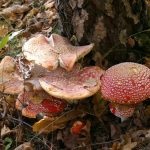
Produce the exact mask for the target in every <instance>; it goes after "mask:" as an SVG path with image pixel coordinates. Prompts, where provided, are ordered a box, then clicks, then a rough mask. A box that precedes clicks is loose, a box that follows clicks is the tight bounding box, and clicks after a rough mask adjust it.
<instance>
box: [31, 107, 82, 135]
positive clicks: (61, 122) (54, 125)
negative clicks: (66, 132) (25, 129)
mask: <svg viewBox="0 0 150 150" xmlns="http://www.w3.org/2000/svg"><path fill="white" fill-rule="evenodd" d="M82 114H83V112H82V111H80V110H75V109H74V110H71V111H69V112H66V113H65V114H63V115H62V116H60V117H55V118H49V117H44V118H43V119H41V120H40V121H38V122H36V123H35V124H34V125H33V126H32V127H33V131H34V132H39V133H43V132H44V133H48V132H52V131H55V130H57V129H61V128H63V127H64V126H65V125H66V123H67V122H68V121H70V120H73V119H75V118H76V117H79V116H81V115H82Z"/></svg>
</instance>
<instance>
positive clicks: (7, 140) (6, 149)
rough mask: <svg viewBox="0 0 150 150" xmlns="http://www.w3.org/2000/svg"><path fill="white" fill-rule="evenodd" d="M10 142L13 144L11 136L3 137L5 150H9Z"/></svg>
mask: <svg viewBox="0 0 150 150" xmlns="http://www.w3.org/2000/svg"><path fill="white" fill-rule="evenodd" d="M12 144H13V141H12V139H11V138H9V137H6V138H5V139H4V145H5V150H9V149H10V148H11V146H12Z"/></svg>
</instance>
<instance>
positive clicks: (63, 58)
mask: <svg viewBox="0 0 150 150" xmlns="http://www.w3.org/2000/svg"><path fill="white" fill-rule="evenodd" d="M93 46H94V45H93V44H90V45H86V46H72V45H71V44H70V42H69V40H67V38H65V37H62V36H60V35H57V34H52V35H51V37H50V38H49V39H48V38H47V37H45V36H44V35H42V34H39V35H36V36H35V37H33V38H31V39H29V40H28V41H27V42H26V43H25V44H24V46H23V48H22V51H23V54H24V56H25V57H26V59H27V60H29V61H33V62H34V63H36V64H38V65H41V66H43V67H45V68H47V69H48V70H54V69H56V68H57V66H58V65H60V66H61V67H63V68H65V69H66V70H68V71H70V70H71V69H72V68H73V66H74V64H75V62H76V61H77V60H78V59H80V58H81V57H84V56H85V55H86V54H87V53H89V52H90V51H91V49H92V48H93Z"/></svg>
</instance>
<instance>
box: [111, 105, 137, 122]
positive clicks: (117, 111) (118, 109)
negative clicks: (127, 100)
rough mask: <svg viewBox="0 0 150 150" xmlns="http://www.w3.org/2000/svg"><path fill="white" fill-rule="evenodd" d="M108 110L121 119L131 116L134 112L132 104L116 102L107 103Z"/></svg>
mask: <svg viewBox="0 0 150 150" xmlns="http://www.w3.org/2000/svg"><path fill="white" fill-rule="evenodd" d="M109 108H110V111H111V112H112V113H113V114H114V115H115V116H117V117H119V118H121V120H122V121H124V120H126V119H127V118H129V117H131V116H132V115H133V113H134V110H135V106H134V105H122V104H116V103H110V104H109Z"/></svg>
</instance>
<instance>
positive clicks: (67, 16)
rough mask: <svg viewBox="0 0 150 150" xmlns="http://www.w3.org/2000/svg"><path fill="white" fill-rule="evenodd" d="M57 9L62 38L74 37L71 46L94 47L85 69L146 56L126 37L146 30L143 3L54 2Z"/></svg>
mask: <svg viewBox="0 0 150 150" xmlns="http://www.w3.org/2000/svg"><path fill="white" fill-rule="evenodd" d="M57 9H58V13H59V18H60V23H61V26H62V27H61V28H62V34H63V35H64V36H66V37H68V38H69V39H71V38H72V37H73V36H75V37H76V39H77V40H76V41H77V42H76V43H74V44H80V45H85V44H88V43H91V42H93V43H95V47H94V50H93V51H92V52H91V53H90V54H89V55H88V56H86V58H85V61H86V65H87V64H95V65H99V66H101V67H102V66H103V67H104V68H107V67H110V66H112V65H114V64H117V63H119V62H123V61H135V62H137V61H139V60H141V58H142V57H143V56H144V55H145V53H141V52H140V50H138V49H137V48H136V46H135V45H136V44H135V41H134V38H132V36H131V37H129V36H130V35H132V34H134V33H137V32H140V31H142V30H145V29H146V28H148V23H147V18H146V5H145V1H144V0H57ZM133 45H134V48H133Z"/></svg>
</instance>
